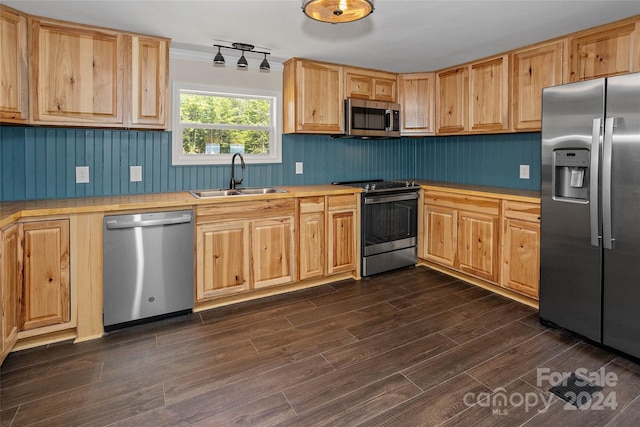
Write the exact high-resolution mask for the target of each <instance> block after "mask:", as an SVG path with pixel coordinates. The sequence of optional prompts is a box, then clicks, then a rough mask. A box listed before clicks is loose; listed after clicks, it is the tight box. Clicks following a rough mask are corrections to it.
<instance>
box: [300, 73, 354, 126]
mask: <svg viewBox="0 0 640 427" xmlns="http://www.w3.org/2000/svg"><path fill="white" fill-rule="evenodd" d="M296 64H297V68H296V82H295V83H296V88H297V91H296V92H297V93H296V100H295V103H296V117H297V119H296V131H298V132H313V133H328V134H333V133H336V134H337V133H342V132H343V126H344V125H343V122H344V113H343V112H344V105H343V104H344V103H343V96H342V69H341V67H340V66H334V65H329V64H320V63H316V62H312V61H299V62H297V63H296Z"/></svg>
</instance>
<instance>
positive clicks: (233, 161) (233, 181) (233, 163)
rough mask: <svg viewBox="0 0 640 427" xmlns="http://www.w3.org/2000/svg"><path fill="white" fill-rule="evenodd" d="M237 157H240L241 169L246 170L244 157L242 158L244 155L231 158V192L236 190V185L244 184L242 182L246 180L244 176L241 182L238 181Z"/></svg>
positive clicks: (237, 154) (238, 154)
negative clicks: (236, 173)
mask: <svg viewBox="0 0 640 427" xmlns="http://www.w3.org/2000/svg"><path fill="white" fill-rule="evenodd" d="M236 156H240V167H241V168H242V170H244V168H245V164H244V157H242V154H240V153H236V154H234V155H233V157H232V158H231V181H230V182H229V189H231V190H233V189H235V188H236V185H239V184H242V180H243V179H244V174H243V178H240V180H236V175H235V170H236Z"/></svg>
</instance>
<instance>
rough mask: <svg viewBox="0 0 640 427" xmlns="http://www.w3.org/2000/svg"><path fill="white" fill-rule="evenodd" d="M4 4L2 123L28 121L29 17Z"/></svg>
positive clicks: (0, 30) (0, 23)
mask: <svg viewBox="0 0 640 427" xmlns="http://www.w3.org/2000/svg"><path fill="white" fill-rule="evenodd" d="M0 7H1V8H0V52H2V63H0V122H7V123H25V122H26V121H27V105H28V97H29V92H28V86H27V81H28V75H27V72H28V71H27V19H26V17H25V16H23V15H21V14H19V13H16V12H15V11H13V10H11V9H7V8H4V7H2V6H0Z"/></svg>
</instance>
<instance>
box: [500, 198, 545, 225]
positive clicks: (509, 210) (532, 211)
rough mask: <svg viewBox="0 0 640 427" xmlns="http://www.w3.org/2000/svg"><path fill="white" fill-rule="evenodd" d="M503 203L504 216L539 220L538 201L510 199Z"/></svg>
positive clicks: (524, 219) (532, 220)
mask: <svg viewBox="0 0 640 427" xmlns="http://www.w3.org/2000/svg"><path fill="white" fill-rule="evenodd" d="M503 203H504V204H503V208H502V209H503V213H504V217H505V218H511V219H520V220H522V221H530V222H540V204H539V203H527V202H515V201H512V200H505V201H504V202H503Z"/></svg>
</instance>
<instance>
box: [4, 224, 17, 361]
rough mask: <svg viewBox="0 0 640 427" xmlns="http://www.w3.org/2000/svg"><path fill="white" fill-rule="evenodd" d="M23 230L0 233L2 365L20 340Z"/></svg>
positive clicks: (7, 229)
mask: <svg viewBox="0 0 640 427" xmlns="http://www.w3.org/2000/svg"><path fill="white" fill-rule="evenodd" d="M21 232H22V229H21V227H20V225H19V224H14V225H12V226H9V227H7V228H6V229H4V230H2V231H1V232H0V302H1V304H2V306H1V307H0V308H1V309H2V318H1V322H2V324H1V325H0V330H1V332H2V342H1V346H0V363H1V362H2V360H4V358H5V357H6V356H7V354H8V353H9V352H10V351H11V349H12V348H13V346H14V345H15V343H16V341H17V338H18V308H19V306H18V295H19V293H20V290H21V283H22V236H21Z"/></svg>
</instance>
